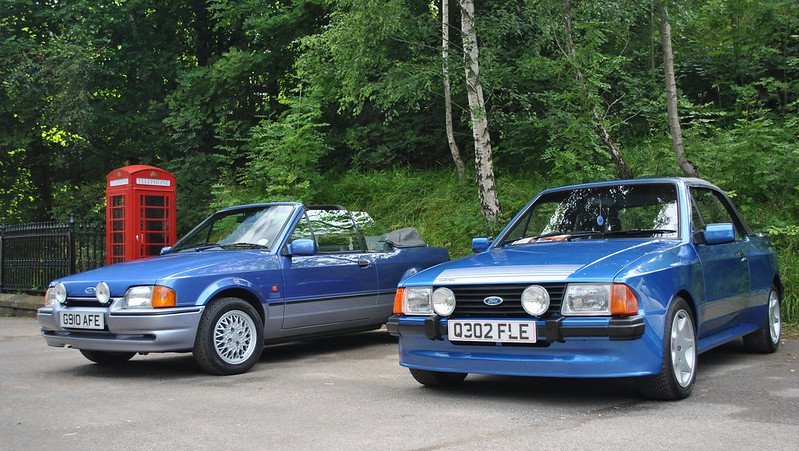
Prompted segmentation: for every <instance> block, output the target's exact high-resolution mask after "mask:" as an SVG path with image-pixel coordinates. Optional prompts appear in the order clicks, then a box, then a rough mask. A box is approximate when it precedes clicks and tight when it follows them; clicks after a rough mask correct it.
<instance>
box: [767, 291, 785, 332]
mask: <svg viewBox="0 0 799 451" xmlns="http://www.w3.org/2000/svg"><path fill="white" fill-rule="evenodd" d="M768 327H769V333H770V334H771V342H772V343H774V344H776V343H777V342H778V341H779V339H780V332H781V331H782V318H781V317H780V296H779V295H778V294H777V292H776V291H772V292H771V294H770V295H769V297H768Z"/></svg>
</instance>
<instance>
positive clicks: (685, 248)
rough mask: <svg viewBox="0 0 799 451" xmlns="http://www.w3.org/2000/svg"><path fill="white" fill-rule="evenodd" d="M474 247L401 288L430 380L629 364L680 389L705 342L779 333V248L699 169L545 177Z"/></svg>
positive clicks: (664, 392)
mask: <svg viewBox="0 0 799 451" xmlns="http://www.w3.org/2000/svg"><path fill="white" fill-rule="evenodd" d="M472 247H473V249H474V251H475V252H478V253H477V254H476V255H473V256H470V257H466V258H463V259H459V260H456V261H452V262H450V263H445V264H442V265H438V266H436V267H434V268H431V269H428V270H426V271H422V272H421V273H419V274H417V275H415V276H413V277H411V278H409V279H406V280H404V281H403V282H401V283H400V285H399V289H398V290H397V295H396V299H395V305H394V313H395V315H394V316H392V317H391V318H390V319H389V322H388V323H387V328H388V330H389V332H390V333H391V334H392V335H395V336H399V356H400V363H401V364H402V365H403V366H406V367H409V368H410V372H411V374H412V375H413V377H414V378H415V379H416V380H417V381H419V382H420V383H422V384H425V385H430V386H438V385H450V384H455V383H458V382H460V381H462V380H463V379H464V378H465V377H466V375H467V373H483V374H505V375H524V376H550V377H620V376H627V377H637V378H638V381H639V386H640V388H641V391H642V392H643V394H644V395H645V396H647V397H650V398H654V399H681V398H685V397H687V396H689V395H690V393H691V390H692V388H693V385H694V380H695V377H696V366H697V354H699V353H701V352H703V351H706V350H708V349H711V348H713V347H714V346H718V345H720V344H722V343H726V342H729V341H731V340H734V339H737V338H739V337H743V342H744V344H745V346H746V348H747V349H749V350H751V351H754V352H761V353H770V352H774V351H776V349H777V347H778V346H779V344H780V329H781V319H780V300H781V296H782V289H783V288H782V283H781V281H780V275H779V271H778V266H777V258H776V256H775V253H774V249H773V247H772V245H771V243H770V242H769V240H768V238H767V237H765V236H763V235H759V234H755V233H753V232H752V230H751V229H750V228H749V226H748V225H747V223H746V222H745V221H744V219H743V218H742V217H741V215H740V214H739V213H738V211H737V210H736V209H735V208H734V207H733V205H732V202H731V201H730V199H729V197H728V196H727V195H726V194H725V193H724V192H722V191H721V190H719V189H718V188H717V187H716V186H714V185H712V184H710V183H707V182H705V181H702V180H698V179H655V180H627V181H617V182H607V183H594V184H587V185H577V186H568V187H563V188H557V189H551V190H547V191H544V192H542V193H541V194H539V195H538V196H537V197H535V198H534V199H533V200H532V201H531V202H530V203H529V204H528V205H527V206H526V207H525V208H524V209H523V210H522V211H521V212H520V213H519V214H518V215H517V216H516V217H515V218H514V219H513V220H512V221H511V222H510V224H508V225H507V226H506V227H505V229H504V230H503V231H502V232H501V234H500V235H499V236H498V237H497V239H496V240H493V241H491V240H489V239H486V238H476V239H474V240H473V243H472Z"/></svg>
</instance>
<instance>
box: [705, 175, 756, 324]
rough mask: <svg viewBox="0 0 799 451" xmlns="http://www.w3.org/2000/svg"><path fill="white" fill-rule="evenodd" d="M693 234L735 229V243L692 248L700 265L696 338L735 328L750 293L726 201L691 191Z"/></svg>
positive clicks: (713, 193) (745, 264)
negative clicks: (710, 227)
mask: <svg viewBox="0 0 799 451" xmlns="http://www.w3.org/2000/svg"><path fill="white" fill-rule="evenodd" d="M691 197H692V199H693V220H692V227H693V231H694V232H698V231H704V230H705V228H706V226H707V224H718V223H730V224H733V226H734V227H735V240H734V241H732V242H730V243H722V244H707V243H698V244H696V245H695V246H696V250H697V254H698V255H699V260H700V262H701V265H702V275H703V279H704V292H705V299H704V302H701V303H700V304H699V305H698V308H699V312H698V315H699V321H698V324H699V330H698V331H697V334H698V336H699V337H700V338H702V337H705V336H708V335H712V334H715V333H718V332H720V331H723V330H725V329H727V328H730V327H734V326H735V325H737V324H738V321H739V314H740V312H741V310H743V309H744V308H746V306H747V303H748V300H749V292H750V276H749V264H748V261H747V257H746V254H745V253H744V250H743V247H742V246H741V243H740V241H741V239H742V237H743V236H744V233H743V231H742V230H741V226H740V224H738V223H737V221H735V220H734V218H733V216H732V214H731V206H730V205H729V203H728V201H727V199H726V198H724V197H723V196H722V195H720V194H719V193H718V192H716V191H715V190H711V189H707V188H692V189H691Z"/></svg>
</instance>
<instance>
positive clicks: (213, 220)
mask: <svg viewBox="0 0 799 451" xmlns="http://www.w3.org/2000/svg"><path fill="white" fill-rule="evenodd" d="M374 226H375V224H374V221H371V218H370V217H369V216H368V215H367V214H365V213H363V212H357V213H351V212H349V211H347V210H345V209H344V208H343V207H340V206H335V205H332V206H330V205H328V206H313V207H307V206H305V205H303V204H299V203H271V204H257V205H244V206H239V207H232V208H228V209H225V210H222V211H220V212H218V213H216V214H214V215H212V216H211V217H209V218H208V219H206V220H205V221H204V222H202V223H201V224H200V225H198V226H197V227H196V228H195V229H194V230H192V231H191V232H189V234H187V235H186V236H185V237H183V238H182V239H180V240H178V242H177V243H176V244H175V246H174V247H172V248H171V249H168V250H165V252H164V255H162V256H159V257H153V258H148V259H144V260H137V261H131V262H126V263H119V264H116V265H111V266H107V267H104V268H99V269H95V270H92V271H87V272H84V273H81V274H76V275H73V276H68V277H64V278H62V279H59V280H56V281H53V282H52V283H51V284H50V288H49V289H48V290H47V294H46V299H45V307H43V308H40V309H39V312H38V318H39V324H40V325H41V328H42V335H43V336H44V338H45V339H46V340H47V344H48V345H50V346H68V347H72V348H76V349H79V350H80V351H81V353H83V355H84V356H85V357H86V358H88V359H89V360H92V361H94V362H97V363H121V362H125V361H127V360H128V359H130V358H131V357H133V356H134V355H135V354H136V353H148V352H167V351H175V352H184V351H191V352H193V353H194V357H195V360H196V361H197V363H198V364H199V365H200V366H201V367H202V368H203V369H205V370H206V371H208V372H210V373H214V374H235V373H242V372H245V371H247V370H249V369H250V368H251V367H252V366H253V365H254V364H255V363H256V362H257V361H258V359H259V356H260V355H261V350H262V346H263V345H264V343H273V342H279V341H286V340H293V339H298V338H306V337H318V336H322V335H328V334H334V333H344V332H352V331H359V330H368V329H375V328H378V327H381V326H382V325H383V323H385V322H386V319H387V318H388V317H389V315H391V309H392V304H393V299H394V292H395V290H396V287H397V283H398V282H399V281H400V280H401V279H403V278H405V277H408V276H410V275H412V274H415V273H416V272H418V271H420V270H422V269H424V268H427V267H430V266H432V265H435V264H437V263H441V262H443V261H447V260H449V254H448V253H447V251H446V250H445V249H441V248H435V247H427V246H426V245H425V243H424V241H422V239H421V236H419V233H418V232H417V231H416V229H413V228H408V229H401V230H398V231H394V232H391V233H388V234H385V235H383V234H379V233H378V234H375V233H376V232H375V230H374Z"/></svg>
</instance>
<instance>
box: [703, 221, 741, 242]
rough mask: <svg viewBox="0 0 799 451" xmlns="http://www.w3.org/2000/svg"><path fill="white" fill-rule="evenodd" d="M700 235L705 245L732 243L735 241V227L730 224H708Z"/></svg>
mask: <svg viewBox="0 0 799 451" xmlns="http://www.w3.org/2000/svg"><path fill="white" fill-rule="evenodd" d="M702 235H704V238H705V243H707V244H724V243H732V242H733V241H735V227H734V226H733V225H732V224H730V223H723V224H708V225H707V226H705V231H704V232H702Z"/></svg>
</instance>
